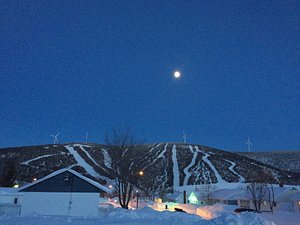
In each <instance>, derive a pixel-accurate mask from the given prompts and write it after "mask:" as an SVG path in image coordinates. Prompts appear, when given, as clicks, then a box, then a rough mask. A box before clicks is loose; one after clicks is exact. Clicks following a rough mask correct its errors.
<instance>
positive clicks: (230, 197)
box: [209, 189, 241, 205]
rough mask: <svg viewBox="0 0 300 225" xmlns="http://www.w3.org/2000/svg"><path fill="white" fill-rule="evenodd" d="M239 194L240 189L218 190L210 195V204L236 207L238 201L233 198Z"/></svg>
mask: <svg viewBox="0 0 300 225" xmlns="http://www.w3.org/2000/svg"><path fill="white" fill-rule="evenodd" d="M240 192H241V189H218V190H216V191H213V192H212V193H211V194H210V199H209V202H210V204H212V205H213V204H216V203H222V204H226V205H238V199H237V198H235V196H236V195H238V194H239V193H240Z"/></svg>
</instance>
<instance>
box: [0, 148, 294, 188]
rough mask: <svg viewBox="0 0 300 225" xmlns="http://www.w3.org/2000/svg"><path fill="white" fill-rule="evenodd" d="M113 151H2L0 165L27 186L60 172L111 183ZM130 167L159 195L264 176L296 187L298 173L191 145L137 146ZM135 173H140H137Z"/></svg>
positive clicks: (20, 149)
mask: <svg viewBox="0 0 300 225" xmlns="http://www.w3.org/2000/svg"><path fill="white" fill-rule="evenodd" d="M112 151H113V150H112V148H110V147H109V146H106V145H101V144H83V143H68V144H56V145H42V146H28V147H15V148H2V149H0V165H1V164H2V165H3V164H4V162H5V161H6V160H13V161H14V162H15V164H16V165H17V167H16V169H17V179H18V180H21V181H26V182H31V181H32V180H33V178H40V177H43V176H46V175H48V174H50V173H51V172H53V171H55V170H58V169H61V168H72V169H75V170H76V171H78V172H79V173H81V174H83V175H85V176H88V177H90V178H92V179H94V180H97V181H98V182H99V183H101V184H107V183H110V182H111V181H112V180H113V177H112V173H111V171H112V168H111V162H112V156H113V154H112ZM136 151H137V152H136V154H135V158H134V159H124V160H133V162H134V163H138V165H139V170H143V171H144V174H145V175H144V179H146V180H147V182H148V183H151V184H152V185H153V186H155V189H158V190H167V189H177V188H179V187H181V186H186V185H200V184H207V183H214V184H220V185H222V184H224V185H226V184H229V183H244V182H250V181H252V180H256V179H258V178H260V177H259V176H261V174H263V173H265V172H266V171H267V172H268V173H269V174H271V175H272V177H273V181H272V182H274V183H284V184H291V185H297V184H298V185H299V184H300V174H299V173H297V172H292V171H286V170H283V169H279V168H276V167H274V166H271V165H268V164H265V163H263V162H259V161H256V160H254V159H251V158H248V157H245V156H243V155H240V154H237V153H233V152H227V151H222V150H219V149H215V148H211V147H206V146H202V145H194V144H182V143H157V144H147V145H140V146H138V148H137V150H136ZM137 172H138V171H137Z"/></svg>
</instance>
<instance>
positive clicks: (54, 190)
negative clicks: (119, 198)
mask: <svg viewBox="0 0 300 225" xmlns="http://www.w3.org/2000/svg"><path fill="white" fill-rule="evenodd" d="M109 192H110V190H109V189H108V188H106V187H104V186H102V185H100V184H99V183H97V182H95V181H93V180H91V179H89V178H87V177H85V176H83V175H81V174H79V173H77V172H76V171H74V170H71V169H61V170H58V171H56V172H54V173H51V174H50V175H48V176H46V177H44V178H42V179H40V180H37V181H35V182H34V183H31V184H28V185H25V186H23V187H21V188H19V190H18V193H21V194H22V196H21V216H24V215H29V214H40V215H66V216H97V215H98V213H99V202H101V199H103V196H104V195H105V194H107V193H109Z"/></svg>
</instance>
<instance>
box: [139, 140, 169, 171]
mask: <svg viewBox="0 0 300 225" xmlns="http://www.w3.org/2000/svg"><path fill="white" fill-rule="evenodd" d="M167 146H168V144H165V147H164V149H163V151H162V152H161V153H160V154H159V155H158V156H157V157H156V158H155V159H154V160H153V161H152V162H151V163H149V164H148V165H146V166H145V167H144V168H143V169H142V170H145V169H146V168H148V167H149V166H152V165H153V164H154V163H155V162H156V161H157V160H158V159H160V158H163V159H165V156H164V154H165V153H166V151H167ZM156 147H158V146H156ZM156 147H153V148H152V149H150V151H152V150H153V149H155V148H156Z"/></svg>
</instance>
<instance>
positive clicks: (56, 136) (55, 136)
mask: <svg viewBox="0 0 300 225" xmlns="http://www.w3.org/2000/svg"><path fill="white" fill-rule="evenodd" d="M59 135H60V133H57V134H56V135H50V136H51V137H53V144H57V143H58V136H59Z"/></svg>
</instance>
